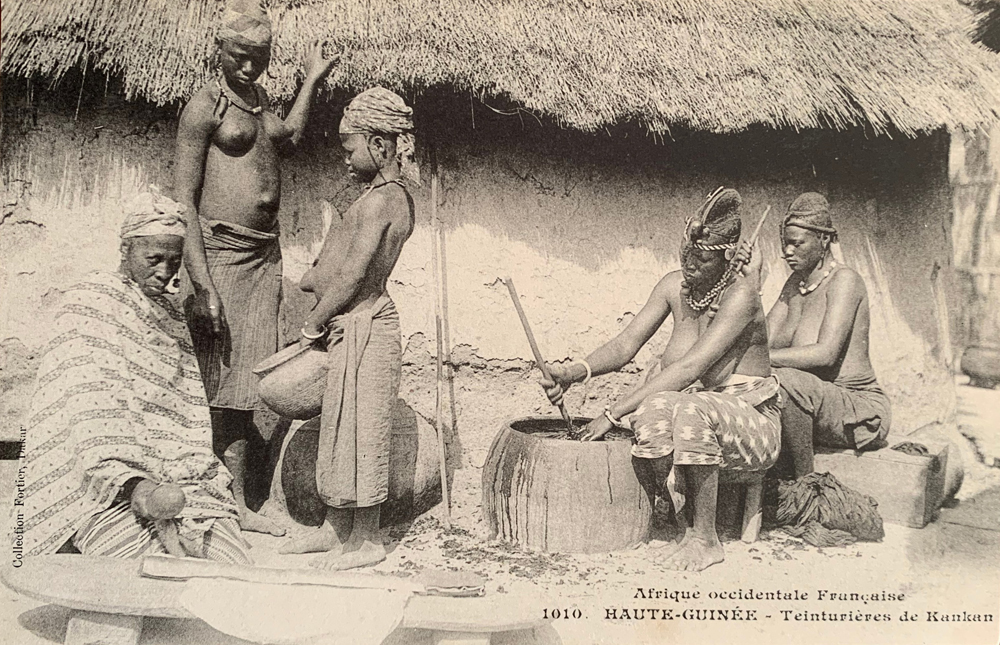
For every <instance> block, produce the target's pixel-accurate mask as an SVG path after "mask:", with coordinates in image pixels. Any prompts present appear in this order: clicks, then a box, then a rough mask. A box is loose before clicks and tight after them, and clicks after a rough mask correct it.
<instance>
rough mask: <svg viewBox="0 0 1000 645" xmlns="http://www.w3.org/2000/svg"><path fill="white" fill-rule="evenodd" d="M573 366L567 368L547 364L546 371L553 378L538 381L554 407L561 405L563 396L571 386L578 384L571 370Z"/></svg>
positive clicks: (543, 378)
mask: <svg viewBox="0 0 1000 645" xmlns="http://www.w3.org/2000/svg"><path fill="white" fill-rule="evenodd" d="M571 366H572V364H570V365H566V366H562V365H555V364H552V363H546V364H545V369H546V370H548V372H549V376H551V377H552V378H551V379H547V378H545V377H542V378H541V379H539V380H538V384H539V385H541V386H542V387H543V388H544V389H545V396H547V397H549V401H550V402H551V403H552V405H559V404H560V403H561V402H562V399H563V394H564V393H565V392H566V390H567V389H569V386H570V385H572V384H573V383H575V382H576V379H575V378H573V375H572V370H571V369H570V368H571Z"/></svg>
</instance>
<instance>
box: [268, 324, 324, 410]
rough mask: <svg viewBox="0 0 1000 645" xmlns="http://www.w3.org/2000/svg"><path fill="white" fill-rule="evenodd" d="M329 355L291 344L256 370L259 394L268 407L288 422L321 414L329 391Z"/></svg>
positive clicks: (315, 348)
mask: <svg viewBox="0 0 1000 645" xmlns="http://www.w3.org/2000/svg"><path fill="white" fill-rule="evenodd" d="M327 357H328V355H327V353H326V351H324V350H323V349H322V348H321V347H319V346H317V345H309V346H307V347H305V348H302V347H300V346H299V344H298V343H296V344H294V345H289V346H288V347H286V348H284V349H282V350H281V351H279V352H278V353H276V354H274V355H273V356H271V357H269V358H267V359H266V360H264V361H261V362H260V364H258V365H257V366H256V367H254V369H253V373H254V374H256V375H257V376H258V378H260V382H259V383H258V392H259V393H260V398H261V400H263V401H264V403H266V404H267V406H268V407H269V408H271V409H272V410H274V411H275V412H277V413H278V414H280V415H281V416H283V417H287V418H289V419H301V420H305V419H312V418H313V417H315V416H317V415H318V414H319V413H320V409H321V407H322V405H323V391H324V389H325V388H326V373H327V369H328V368H327Z"/></svg>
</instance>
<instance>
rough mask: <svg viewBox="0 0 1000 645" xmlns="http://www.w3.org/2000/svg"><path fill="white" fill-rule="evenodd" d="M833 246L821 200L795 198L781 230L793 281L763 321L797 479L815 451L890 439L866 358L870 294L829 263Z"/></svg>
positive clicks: (847, 271)
mask: <svg viewBox="0 0 1000 645" xmlns="http://www.w3.org/2000/svg"><path fill="white" fill-rule="evenodd" d="M836 241H837V230H836V229H835V228H834V226H833V221H832V220H831V218H830V206H829V204H828V203H827V201H826V198H825V197H823V196H822V195H820V194H818V193H803V194H802V195H799V196H798V197H797V198H796V199H795V201H794V202H792V204H791V206H789V208H788V213H787V214H786V215H785V218H784V220H783V221H782V223H781V243H782V253H783V256H784V259H785V262H787V263H788V266H789V267H790V268H791V269H792V275H791V276H789V278H788V280H787V281H786V282H785V286H784V288H782V290H781V295H780V296H779V298H778V302H776V303H775V305H774V307H772V309H771V311H770V312H769V313H768V315H767V325H768V335H769V338H770V345H771V365H772V366H774V367H775V368H777V369H776V373H777V375H778V380H779V381H780V382H781V390H782V393H783V395H784V396H782V402H783V407H782V412H781V425H782V445H783V449H782V453H783V455H787V457H785V458H788V459H790V460H791V462H792V464H791V465H792V467H793V469H794V473H795V477H796V478H798V477H802V476H804V475H807V474H809V473H811V472H812V471H813V446H814V445H820V446H829V447H833V448H851V449H857V450H864V449H873V448H878V447H881V446H882V445H883V443H884V439H885V436H886V434H888V432H889V422H890V417H891V412H890V408H889V399H888V397H887V396H886V395H885V393H884V392H883V391H882V388H881V387H879V384H878V381H877V380H876V378H875V371H874V370H873V369H872V364H871V359H870V358H869V356H868V324H869V312H868V291H867V289H866V288H865V283H864V281H863V280H862V279H861V276H859V275H858V274H857V272H855V271H854V270H853V269H851V268H850V267H847V266H844V265H843V264H840V263H839V262H837V261H836V259H834V256H833V253H832V251H831V246H832V245H833V244H834V243H836ZM757 266H758V268H759V260H758V263H757Z"/></svg>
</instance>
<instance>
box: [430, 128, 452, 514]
mask: <svg viewBox="0 0 1000 645" xmlns="http://www.w3.org/2000/svg"><path fill="white" fill-rule="evenodd" d="M430 157H431V236H432V238H433V240H432V243H431V248H432V253H431V265H432V266H431V268H432V270H433V272H434V330H435V336H436V338H437V391H436V395H435V401H434V429H435V430H436V431H437V441H438V461H439V462H440V467H441V502H442V504H444V526H445V528H446V529H449V530H450V529H451V499H450V498H451V496H450V495H449V492H448V455H447V452H446V450H445V443H444V424H443V423H442V414H441V410H442V405H443V403H444V401H443V400H444V351H445V350H444V322H443V321H444V293H443V292H444V287H443V284H442V273H443V270H444V267H443V266H442V262H441V222H440V220H439V219H438V166H437V151H436V150H435V149H434V145H433V144H431V146H430Z"/></svg>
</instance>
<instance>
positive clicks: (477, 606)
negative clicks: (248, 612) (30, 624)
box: [0, 554, 553, 645]
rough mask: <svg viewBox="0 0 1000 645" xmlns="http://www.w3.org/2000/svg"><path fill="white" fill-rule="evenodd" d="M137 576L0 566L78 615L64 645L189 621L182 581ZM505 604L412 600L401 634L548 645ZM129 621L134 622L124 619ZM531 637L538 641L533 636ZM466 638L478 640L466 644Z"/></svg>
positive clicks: (62, 561)
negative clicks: (150, 621) (147, 624)
mask: <svg viewBox="0 0 1000 645" xmlns="http://www.w3.org/2000/svg"><path fill="white" fill-rule="evenodd" d="M139 569H140V561H139V560H122V559H116V558H104V557H97V556H83V555H70V554H62V555H49V556H41V557H36V558H25V559H24V560H23V561H22V564H21V566H19V567H14V566H12V565H11V564H7V565H5V566H4V567H3V568H2V569H0V581H2V582H3V583H4V584H5V585H7V587H9V588H10V589H12V590H13V591H16V592H18V593H20V594H23V595H25V596H28V597H30V598H34V599H35V600H40V601H42V602H47V603H51V604H54V605H59V606H63V607H68V608H70V609H74V610H76V611H77V613H76V614H74V616H73V618H72V619H71V627H72V629H71V630H69V631H67V635H66V643H67V644H75V643H79V644H82V643H92V642H94V641H93V639H91V638H90V637H91V636H93V635H94V634H98V635H101V638H104V640H101V642H106V643H107V644H108V645H125V644H126V643H128V644H131V645H134V643H136V642H138V636H139V631H141V627H142V621H141V617H144V616H155V617H163V618H195V617H194V616H192V615H191V614H190V613H189V612H188V611H187V610H186V609H184V607H183V606H182V605H181V602H180V597H181V594H182V593H183V592H184V589H185V585H186V584H187V583H186V581H178V580H160V579H153V578H143V577H141V576H140V575H139ZM505 600H507V602H502V601H501V599H499V598H498V597H496V596H493V597H483V598H444V597H437V596H413V597H412V598H410V601H409V602H408V603H407V606H406V610H405V611H404V614H403V621H402V623H401V625H400V627H401V628H403V629H410V630H426V631H427V632H430V633H429V634H427V636H428V639H429V642H432V643H443V642H448V639H449V638H453V637H455V636H456V635H458V636H461V637H462V638H466V642H480V643H489V642H490V634H497V633H505V632H513V631H525V630H527V633H526V634H525V638H526V640H525V641H524V642H526V643H532V642H536V641H537V642H542V640H540V639H541V638H542V635H544V636H545V638H547V639H549V640H546V641H544V642H553V641H551V629H550V628H549V625H548V623H547V621H543V620H541V619H540V618H539V617H538V606H539V605H538V604H537V603H532V602H524V601H523V599H505ZM129 616H131V617H138V620H131V621H130V620H126V619H125V618H124V617H129ZM532 630H534V632H535V633H536V634H538V639H536V638H535V637H534V636H532V633H531V631H532ZM472 634H478V635H480V636H479V637H477V638H474V639H472V638H469V635H472ZM112 636H113V637H114V638H113V639H111V640H108V638H111V637H112ZM71 637H72V638H71ZM78 637H82V639H83V640H80V638H78Z"/></svg>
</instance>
